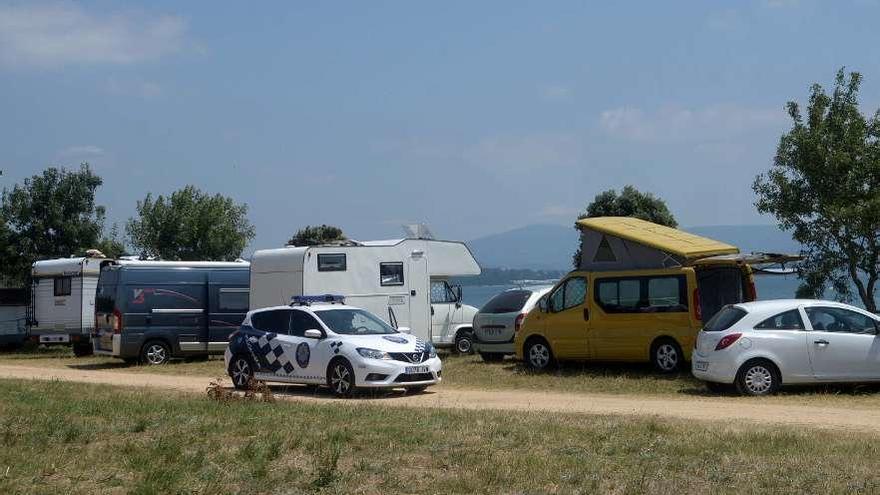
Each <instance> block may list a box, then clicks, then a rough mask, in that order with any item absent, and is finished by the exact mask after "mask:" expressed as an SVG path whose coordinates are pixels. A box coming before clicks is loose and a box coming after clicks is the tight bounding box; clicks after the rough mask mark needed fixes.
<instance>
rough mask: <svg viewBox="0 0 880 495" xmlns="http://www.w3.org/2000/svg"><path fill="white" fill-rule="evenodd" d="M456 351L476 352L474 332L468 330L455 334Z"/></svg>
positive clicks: (463, 352)
mask: <svg viewBox="0 0 880 495" xmlns="http://www.w3.org/2000/svg"><path fill="white" fill-rule="evenodd" d="M455 352H456V353H457V354H471V353H472V352H474V334H473V333H472V332H470V331H467V330H462V331H461V332H458V335H456V336H455Z"/></svg>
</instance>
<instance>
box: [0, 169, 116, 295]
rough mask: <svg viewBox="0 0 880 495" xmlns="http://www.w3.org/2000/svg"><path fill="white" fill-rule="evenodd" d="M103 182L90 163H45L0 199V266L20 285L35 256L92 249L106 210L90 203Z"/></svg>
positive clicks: (97, 241)
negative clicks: (66, 165) (59, 165)
mask: <svg viewBox="0 0 880 495" xmlns="http://www.w3.org/2000/svg"><path fill="white" fill-rule="evenodd" d="M101 184H102V180H101V178H100V177H98V176H97V175H95V174H94V173H93V172H92V170H91V168H89V165H88V164H86V163H83V164H82V165H80V168H79V170H68V169H65V168H63V167H62V168H56V167H50V168H48V169H46V170H44V171H43V173H42V174H40V175H34V176H32V177H30V178H28V179H25V180H24V181H23V182H22V184H16V185H15V186H14V187H13V188H12V190H6V189H4V190H3V195H2V200H0V270H2V273H3V275H5V276H6V277H7V278H8V279H9V281H14V282H16V283H22V282H24V281H25V280H26V279H27V276H28V274H29V272H30V266H31V264H32V263H33V262H34V261H36V260H38V259H45V258H60V257H68V256H71V255H74V254H76V253H78V252H81V251H84V250H85V249H88V248H93V247H96V246H97V245H98V243H99V241H100V239H101V233H102V231H103V226H104V216H105V210H104V207H103V206H99V205H96V204H95V191H96V190H97V189H98V187H99V186H100V185H101Z"/></svg>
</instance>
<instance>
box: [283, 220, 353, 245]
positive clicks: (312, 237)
mask: <svg viewBox="0 0 880 495" xmlns="http://www.w3.org/2000/svg"><path fill="white" fill-rule="evenodd" d="M347 240H348V238H347V237H345V234H344V233H343V232H342V229H340V228H339V227H334V226H332V225H315V226H312V225H306V226H305V227H303V228H301V229H299V230H297V231H296V234H293V237H291V238H290V240H289V241H287V244H289V245H291V246H318V245H321V244H332V243H337V242H345V241H347Z"/></svg>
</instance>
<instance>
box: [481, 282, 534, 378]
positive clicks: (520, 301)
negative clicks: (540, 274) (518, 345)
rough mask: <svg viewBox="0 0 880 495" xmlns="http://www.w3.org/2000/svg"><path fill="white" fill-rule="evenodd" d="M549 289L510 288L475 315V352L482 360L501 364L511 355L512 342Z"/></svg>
mask: <svg viewBox="0 0 880 495" xmlns="http://www.w3.org/2000/svg"><path fill="white" fill-rule="evenodd" d="M550 289H551V287H526V288H521V289H509V290H506V291H504V292H502V293H500V294H498V295H496V296H495V297H493V298H492V299H490V300H489V302H487V303H486V304H485V305H483V307H482V308H480V311H479V312H477V314H476V316H474V351H475V352H478V353H479V354H480V356H481V357H482V358H483V360H484V361H501V360H502V359H504V356H505V355H508V354H513V353H514V347H513V339H514V338H515V337H516V332H517V331H518V330H519V327H520V326H521V325H522V322H523V319H524V318H525V317H526V314H527V313H528V312H529V311H531V310H532V308H534V307H535V305H536V304H537V303H538V299H540V298H541V296H543V295H544V294H546V293H547V292H549V291H550Z"/></svg>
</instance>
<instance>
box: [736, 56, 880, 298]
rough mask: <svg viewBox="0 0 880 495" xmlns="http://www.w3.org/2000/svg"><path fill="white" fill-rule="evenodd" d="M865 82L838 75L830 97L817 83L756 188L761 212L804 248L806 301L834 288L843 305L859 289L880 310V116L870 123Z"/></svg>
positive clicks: (793, 105) (791, 111)
mask: <svg viewBox="0 0 880 495" xmlns="http://www.w3.org/2000/svg"><path fill="white" fill-rule="evenodd" d="M861 81H862V77H861V75H860V74H859V73H857V72H851V73H850V74H849V77H847V74H846V73H845V72H844V70H843V69H841V70H839V71H838V72H837V77H836V79H835V85H834V91H833V92H832V93H831V94H830V95H829V94H827V93H826V92H825V90H824V89H823V88H822V86H820V85H818V84H814V85H813V86H812V87H811V89H810V99H809V102H808V104H807V108H806V115H805V116H804V115H802V113H801V108H800V106H799V105H798V103H797V102H794V101H790V102H788V105H787V110H788V115H789V116H790V117H791V120H792V127H791V129H790V130H789V131H788V132H786V133H784V134H783V135H782V137H780V139H779V146H778V147H777V150H776V157H775V158H774V160H773V165H772V166H771V168H770V170H769V171H768V172H766V173H764V174H761V175H759V176H758V177H757V178H756V179H755V182H754V185H753V188H754V190H755V193H756V194H757V201H756V202H755V206H756V207H757V208H758V211H760V212H761V213H771V214H773V215H774V216H775V217H776V220H777V222H778V223H779V227H780V228H781V229H783V230H786V231H791V232H792V237H793V238H794V239H795V240H796V241H798V242H800V243H801V244H803V245H804V249H803V251H802V252H801V254H803V255H804V256H805V259H804V261H803V263H802V264H801V266H800V268H799V271H800V278H801V287H800V288H799V289H798V294H799V295H801V296H813V297H818V296H821V295H822V294H823V293H824V291H825V289H826V288H827V287H831V288H833V289H834V290H835V291H836V292H837V297H838V298H839V299H840V300H844V301H848V300H851V299H852V291H853V288H855V289H856V292H857V294H858V296H859V298H860V299H861V301H862V303H863V304H864V306H865V308H866V309H868V310H869V311H876V310H877V304H876V302H875V291H876V285H877V280H878V274H880V271H878V262H880V238H878V236H880V111H878V112H877V113H875V114H874V116H873V117H872V118H870V119H866V118H865V117H864V116H863V115H862V113H861V111H860V110H859V101H858V93H859V86H860V84H861Z"/></svg>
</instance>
